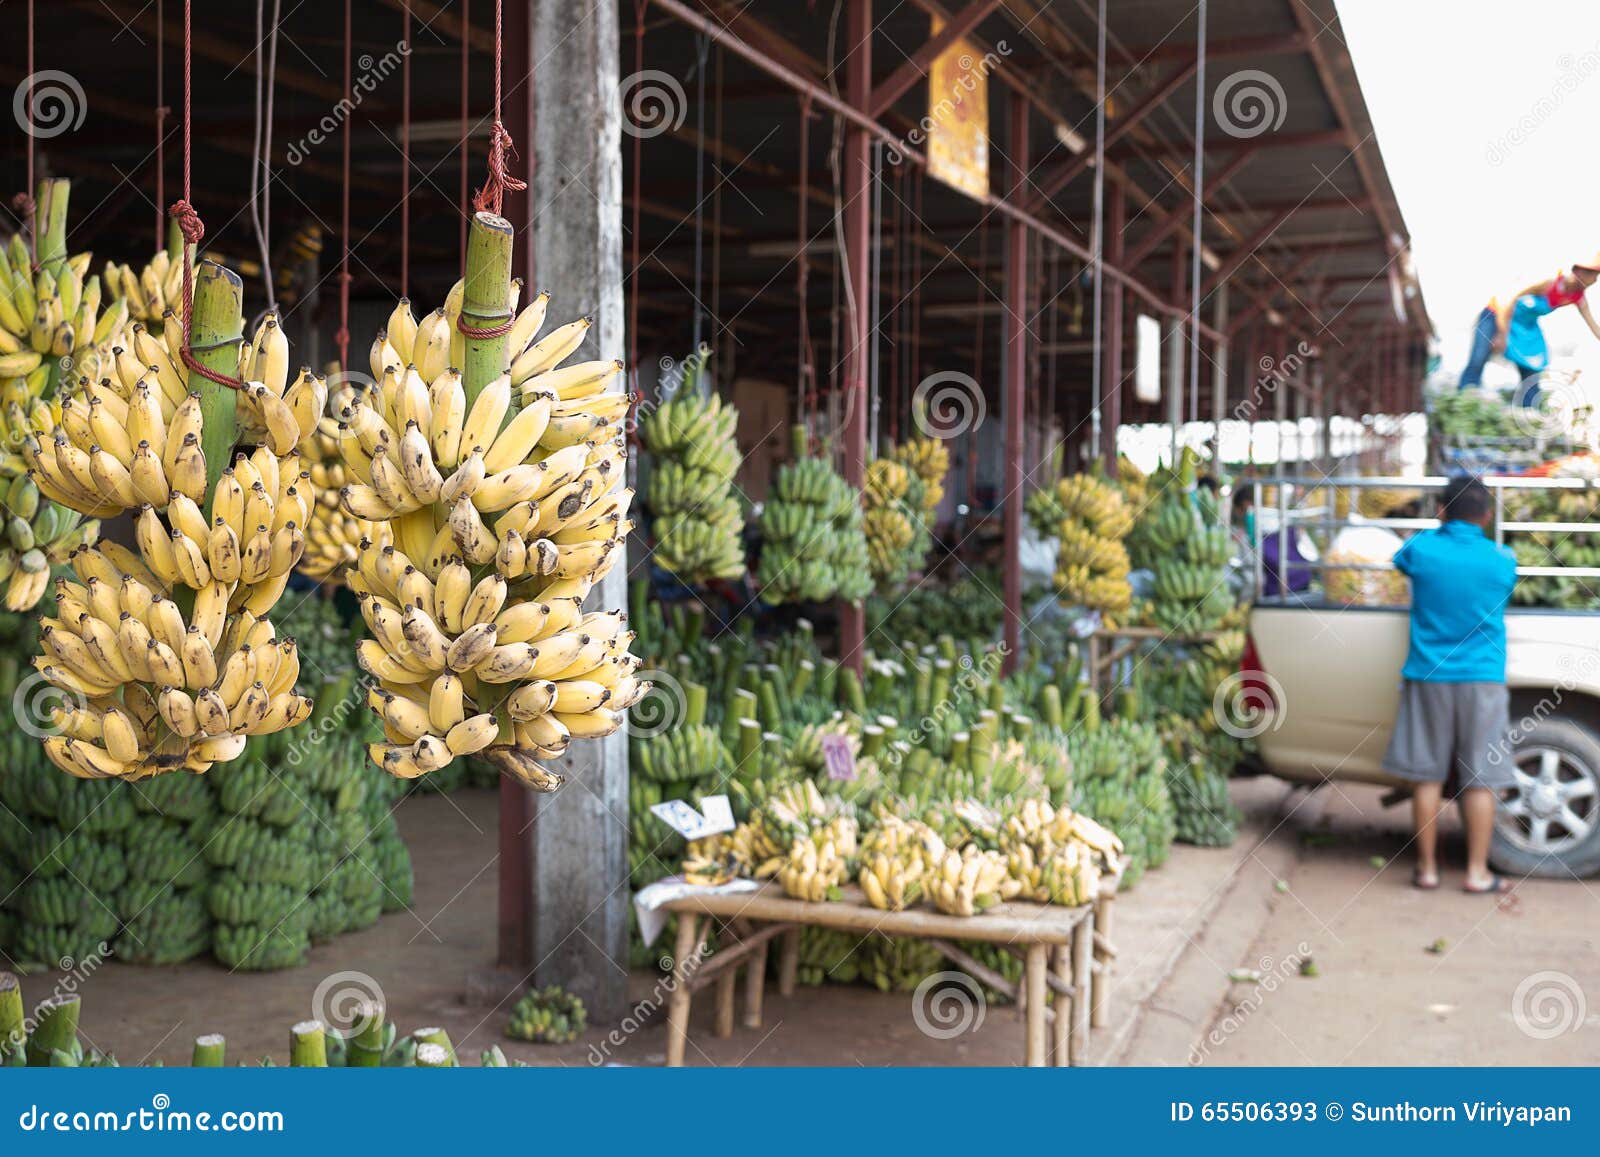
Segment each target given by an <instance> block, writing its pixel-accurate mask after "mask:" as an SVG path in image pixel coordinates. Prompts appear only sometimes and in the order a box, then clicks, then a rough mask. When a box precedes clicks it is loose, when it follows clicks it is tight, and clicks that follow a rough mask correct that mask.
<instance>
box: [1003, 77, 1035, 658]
mask: <svg viewBox="0 0 1600 1157" xmlns="http://www.w3.org/2000/svg"><path fill="white" fill-rule="evenodd" d="M1006 145H1007V147H1009V148H1010V150H1011V157H1010V163H1009V164H1008V165H1007V175H1008V177H1009V178H1010V180H1009V182H1008V185H1009V187H1008V188H1007V190H1006V196H1007V197H1011V198H1019V199H1020V197H1021V196H1022V194H1023V192H1024V187H1025V184H1026V182H1027V179H1028V99H1027V97H1025V96H1023V95H1022V94H1021V93H1020V92H1013V93H1012V94H1011V95H1010V97H1009V98H1008V116H1007V127H1006ZM1028 249H1029V245H1028V230H1027V228H1026V227H1025V226H1024V225H1023V224H1022V223H1021V222H1020V221H1007V222H1006V312H1005V327H1006V337H1005V347H1006V371H1005V406H1004V410H1005V420H1006V460H1005V485H1004V487H1002V488H1001V494H1002V495H1003V497H1002V499H1001V502H1002V503H1004V507H1003V510H1002V513H1003V515H1004V518H1005V598H1006V624H1005V642H1006V650H1005V669H1006V671H1008V672H1009V671H1010V670H1011V669H1012V668H1013V667H1015V666H1016V662H1017V658H1018V656H1019V655H1020V654H1021V653H1022V500H1023V497H1024V496H1023V493H1022V417H1023V407H1024V399H1025V398H1026V396H1027V375H1028Z"/></svg>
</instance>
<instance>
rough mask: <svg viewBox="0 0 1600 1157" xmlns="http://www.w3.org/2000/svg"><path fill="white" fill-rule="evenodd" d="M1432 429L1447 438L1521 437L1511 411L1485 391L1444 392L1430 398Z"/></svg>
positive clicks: (1429, 409) (1432, 394)
mask: <svg viewBox="0 0 1600 1157" xmlns="http://www.w3.org/2000/svg"><path fill="white" fill-rule="evenodd" d="M1427 405H1428V426H1429V429H1430V430H1432V431H1433V432H1434V433H1436V434H1440V435H1443V436H1444V437H1446V438H1510V437H1515V436H1517V435H1518V433H1519V431H1518V429H1517V424H1516V422H1515V421H1513V420H1512V416H1511V412H1510V408H1509V407H1508V406H1507V405H1506V404H1505V403H1504V402H1502V401H1500V399H1498V398H1496V397H1493V396H1491V395H1489V394H1486V393H1484V392H1483V391H1482V390H1440V391H1438V392H1436V393H1430V394H1429V395H1428V401H1427Z"/></svg>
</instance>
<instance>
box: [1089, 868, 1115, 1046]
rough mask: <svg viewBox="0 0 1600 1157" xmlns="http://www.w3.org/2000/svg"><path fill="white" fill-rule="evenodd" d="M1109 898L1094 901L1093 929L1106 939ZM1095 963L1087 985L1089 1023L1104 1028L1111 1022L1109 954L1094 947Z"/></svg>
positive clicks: (1109, 929)
mask: <svg viewBox="0 0 1600 1157" xmlns="http://www.w3.org/2000/svg"><path fill="white" fill-rule="evenodd" d="M1111 900H1112V897H1110V896H1101V897H1100V898H1099V899H1098V900H1096V901H1095V902H1094V927H1095V931H1096V933H1098V935H1099V936H1100V937H1101V938H1104V939H1107V940H1109V939H1110V937H1111ZM1095 964H1096V968H1095V970H1094V980H1093V982H1092V983H1091V984H1090V987H1089V991H1090V992H1091V993H1093V996H1092V997H1091V1000H1090V1011H1089V1023H1090V1024H1092V1025H1094V1027H1095V1028H1104V1027H1105V1026H1106V1025H1107V1024H1109V1023H1110V1022H1111V956H1110V955H1109V954H1108V953H1104V952H1101V951H1100V950H1099V949H1098V948H1096V949H1095Z"/></svg>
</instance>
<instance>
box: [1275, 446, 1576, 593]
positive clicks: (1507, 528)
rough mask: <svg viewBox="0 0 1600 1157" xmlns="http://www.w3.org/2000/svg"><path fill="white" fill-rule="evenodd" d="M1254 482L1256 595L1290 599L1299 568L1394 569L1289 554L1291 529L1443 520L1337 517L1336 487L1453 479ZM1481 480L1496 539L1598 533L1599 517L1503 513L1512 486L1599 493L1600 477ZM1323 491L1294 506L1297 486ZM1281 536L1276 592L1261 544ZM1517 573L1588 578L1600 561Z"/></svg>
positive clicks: (1436, 485)
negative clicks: (1533, 517) (1268, 511)
mask: <svg viewBox="0 0 1600 1157" xmlns="http://www.w3.org/2000/svg"><path fill="white" fill-rule="evenodd" d="M1250 482H1251V485H1252V487H1253V492H1252V494H1253V499H1254V504H1255V505H1254V509H1255V512H1256V518H1255V533H1254V535H1253V536H1252V538H1253V541H1252V542H1251V547H1252V549H1253V553H1254V555H1255V559H1254V567H1255V598H1256V602H1258V603H1262V604H1279V605H1288V604H1290V603H1291V602H1293V601H1294V600H1295V599H1296V597H1297V596H1299V597H1302V598H1303V596H1304V592H1295V591H1291V590H1290V589H1289V583H1290V576H1291V573H1292V572H1293V571H1296V570H1310V571H1313V572H1317V573H1320V572H1323V571H1327V570H1344V571H1393V570H1394V566H1393V564H1392V563H1357V562H1346V561H1335V562H1331V563H1330V562H1328V561H1327V560H1326V559H1325V558H1323V557H1320V555H1319V557H1318V558H1316V559H1301V558H1299V557H1298V556H1296V557H1294V558H1291V557H1290V550H1289V548H1290V535H1291V533H1293V532H1296V531H1298V530H1299V529H1300V528H1302V527H1305V526H1308V525H1309V526H1315V527H1316V528H1318V529H1320V530H1322V531H1324V532H1325V533H1326V537H1327V541H1328V542H1329V543H1331V542H1332V540H1333V536H1334V534H1335V533H1337V532H1338V531H1339V530H1341V529H1343V528H1345V527H1347V526H1362V527H1366V526H1372V527H1379V528H1382V529H1385V530H1411V531H1416V530H1432V529H1434V528H1435V527H1437V526H1438V525H1439V520H1438V519H1437V518H1387V517H1384V518H1366V517H1360V518H1348V517H1347V518H1340V517H1338V502H1337V491H1339V490H1346V489H1348V490H1416V491H1420V492H1422V493H1423V494H1424V495H1427V494H1430V493H1438V492H1440V491H1442V490H1443V489H1444V488H1445V486H1447V485H1448V484H1449V482H1450V479H1448V478H1443V477H1439V476H1429V477H1426V478H1327V477H1317V478H1308V477H1304V476H1288V475H1285V476H1276V477H1267V478H1255V479H1251V480H1250ZM1482 482H1483V484H1484V485H1485V486H1486V487H1488V488H1489V492H1490V493H1491V494H1492V495H1493V496H1494V523H1493V527H1492V530H1491V534H1492V536H1493V538H1494V541H1495V542H1497V543H1500V544H1504V543H1505V536H1506V535H1507V534H1508V533H1511V534H1525V533H1547V534H1569V535H1570V534H1595V533H1600V522H1554V521H1552V522H1527V521H1518V520H1511V521H1507V519H1506V517H1505V504H1506V494H1507V493H1508V492H1510V491H1539V490H1544V491H1549V490H1576V491H1590V490H1592V491H1595V492H1597V493H1600V479H1587V478H1520V477H1515V476H1508V477H1497V476H1493V475H1489V476H1485V477H1484V478H1483V479H1482ZM1268 487H1275V488H1276V491H1277V494H1276V497H1277V502H1276V503H1275V505H1274V506H1273V508H1272V509H1273V510H1274V511H1275V512H1276V514H1277V525H1276V526H1275V527H1273V528H1272V529H1271V530H1268V531H1263V529H1262V523H1263V519H1262V517H1261V514H1262V511H1263V505H1262V495H1263V492H1264V491H1265V490H1266V489H1267V488H1268ZM1319 490H1320V491H1325V492H1327V493H1328V495H1329V501H1328V502H1327V503H1325V504H1322V505H1318V506H1316V507H1313V508H1308V509H1305V510H1297V509H1295V508H1294V507H1293V506H1291V502H1290V500H1291V495H1292V494H1293V493H1295V492H1299V493H1301V494H1311V493H1313V492H1316V491H1319ZM1274 537H1275V538H1276V539H1277V540H1278V563H1277V576H1276V579H1277V586H1278V590H1277V593H1276V594H1275V595H1268V594H1266V593H1265V591H1266V578H1267V573H1266V554H1265V552H1264V551H1263V549H1262V547H1263V545H1264V543H1265V541H1266V540H1267V539H1270V538H1274ZM1517 575H1518V577H1519V578H1584V579H1600V567H1592V566H1518V567H1517Z"/></svg>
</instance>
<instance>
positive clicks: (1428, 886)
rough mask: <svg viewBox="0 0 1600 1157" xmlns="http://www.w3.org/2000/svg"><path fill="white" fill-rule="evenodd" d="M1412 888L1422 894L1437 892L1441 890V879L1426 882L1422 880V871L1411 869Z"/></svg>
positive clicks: (1436, 878) (1435, 878) (1435, 877)
mask: <svg viewBox="0 0 1600 1157" xmlns="http://www.w3.org/2000/svg"><path fill="white" fill-rule="evenodd" d="M1411 886H1412V887H1413V888H1416V889H1418V890H1419V891H1422V892H1436V891H1438V890H1439V877H1438V876H1434V878H1433V879H1431V880H1424V879H1423V878H1422V870H1421V869H1420V868H1413V869H1411Z"/></svg>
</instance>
